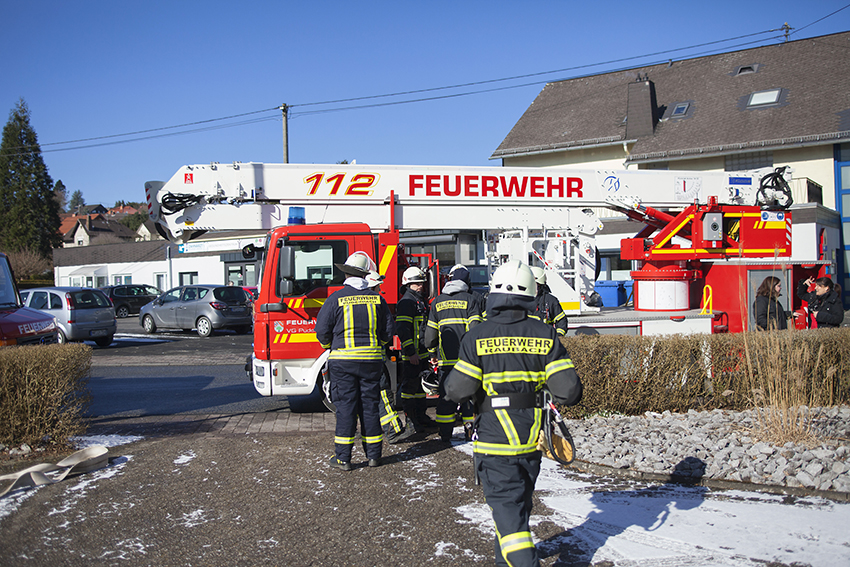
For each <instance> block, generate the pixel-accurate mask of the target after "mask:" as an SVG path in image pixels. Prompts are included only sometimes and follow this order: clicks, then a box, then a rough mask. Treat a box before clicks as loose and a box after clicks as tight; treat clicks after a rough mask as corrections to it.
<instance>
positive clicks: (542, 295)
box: [531, 288, 568, 337]
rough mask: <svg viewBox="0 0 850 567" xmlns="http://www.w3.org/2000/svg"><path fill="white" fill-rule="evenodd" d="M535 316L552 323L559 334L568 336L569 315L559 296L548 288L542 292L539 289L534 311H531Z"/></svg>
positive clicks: (548, 323) (549, 323)
mask: <svg viewBox="0 0 850 567" xmlns="http://www.w3.org/2000/svg"><path fill="white" fill-rule="evenodd" d="M531 315H532V316H533V317H536V318H537V319H540V320H541V321H543V322H544V323H546V324H547V325H552V326H553V327H555V330H556V331H558V334H559V335H561V336H562V337H565V336H567V325H568V322H567V315H566V314H565V313H564V310H563V309H562V308H561V303H560V302H559V301H558V298H557V297H555V296H554V295H552V294H551V293H549V292H548V288H545V289H544V291H542V292H540V290H538V294H537V297H536V298H535V304H534V311H533V312H532V313H531Z"/></svg>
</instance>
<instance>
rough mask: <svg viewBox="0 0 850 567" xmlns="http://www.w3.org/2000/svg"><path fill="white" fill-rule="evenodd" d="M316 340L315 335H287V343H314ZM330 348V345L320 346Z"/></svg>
mask: <svg viewBox="0 0 850 567" xmlns="http://www.w3.org/2000/svg"><path fill="white" fill-rule="evenodd" d="M318 340H319V339H317V338H316V333H292V334H291V335H289V342H291V343H314V342H316V341H318ZM330 346H331V345H330V344H328V346H325V345H322V347H323V348H330Z"/></svg>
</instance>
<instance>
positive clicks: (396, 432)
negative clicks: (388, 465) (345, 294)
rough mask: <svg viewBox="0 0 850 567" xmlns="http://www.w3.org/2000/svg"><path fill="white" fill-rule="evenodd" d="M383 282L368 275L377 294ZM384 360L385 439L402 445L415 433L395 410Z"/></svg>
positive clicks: (382, 396) (382, 406)
mask: <svg viewBox="0 0 850 567" xmlns="http://www.w3.org/2000/svg"><path fill="white" fill-rule="evenodd" d="M383 281H384V276H382V275H381V274H379V273H378V272H374V271H373V272H369V273H368V274H367V275H366V285H367V286H368V287H369V289H373V290H375V292H377V293H380V290H379V289H378V288H380V287H381V284H382V283H383ZM384 358H385V364H384V368H383V369H382V371H381V403H380V414H381V427H382V428H383V430H384V438H385V439H386V440H387V443H389V444H390V445H395V444H396V443H401V442H402V441H404V440H406V439H408V438H409V437H410V436H411V435H412V434H413V432H412V431H411V430H410V428H405V426H404V423H402V421H401V416H399V414H398V412H397V411H396V409H395V404H394V401H393V390H392V381H391V380H390V375H389V373H388V372H387V367H386V357H384Z"/></svg>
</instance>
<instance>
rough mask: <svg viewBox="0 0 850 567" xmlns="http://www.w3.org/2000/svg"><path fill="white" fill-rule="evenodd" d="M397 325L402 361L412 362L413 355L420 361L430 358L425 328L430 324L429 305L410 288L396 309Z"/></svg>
mask: <svg viewBox="0 0 850 567" xmlns="http://www.w3.org/2000/svg"><path fill="white" fill-rule="evenodd" d="M395 323H396V332H397V333H398V338H399V340H400V341H401V359H402V360H410V357H411V356H413V355H418V356H419V358H420V359H425V358H427V357H428V349H427V348H425V343H424V340H425V326H426V325H427V324H428V304H427V303H425V300H424V299H423V298H422V296H421V295H419V294H418V293H416V292H415V291H413V290H412V289H410V288H407V290H406V291H405V292H404V295H403V296H402V297H401V299H399V300H398V304H397V305H396V308H395Z"/></svg>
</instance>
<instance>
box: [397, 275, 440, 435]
mask: <svg viewBox="0 0 850 567" xmlns="http://www.w3.org/2000/svg"><path fill="white" fill-rule="evenodd" d="M425 283H426V280H425V272H423V271H422V269H420V268H417V267H416V266H411V267H410V268H407V269H406V270H405V271H404V273H403V274H402V276H401V285H402V286H404V288H405V291H404V295H403V296H402V297H401V299H399V300H398V304H397V305H396V313H395V323H396V332H397V333H398V338H399V339H400V340H401V360H402V380H401V388H399V390H400V393H401V408H402V409H403V410H404V412H405V413H406V414H407V426H408V427H411V424H413V425H412V429H413V430H414V431H415V432H417V433H422V432H424V431H425V430H426V429H433V428H434V427H435V426H436V422H434V420H433V419H431V418H430V417H428V415H427V414H426V413H425V410H426V409H427V401H426V399H425V392H424V391H423V390H422V384H421V379H420V377H419V374H420V373H421V372H423V371H426V370H428V369H429V364H430V363H429V362H428V359H429V356H428V349H427V348H425V344H424V338H425V326H426V325H427V324H428V303H427V301H426V299H425V295H424V292H425Z"/></svg>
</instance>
